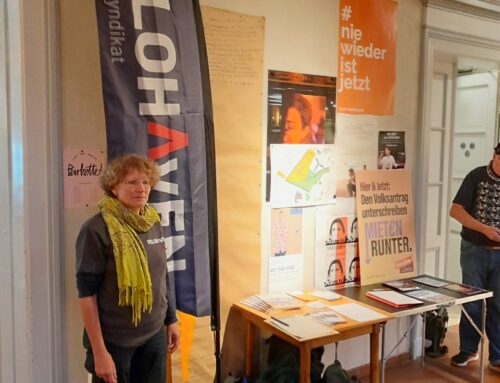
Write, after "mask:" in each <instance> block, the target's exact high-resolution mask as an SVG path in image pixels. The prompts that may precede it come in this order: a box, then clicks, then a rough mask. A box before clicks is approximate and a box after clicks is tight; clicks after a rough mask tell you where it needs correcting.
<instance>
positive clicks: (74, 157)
mask: <svg viewBox="0 0 500 383" xmlns="http://www.w3.org/2000/svg"><path fill="white" fill-rule="evenodd" d="M63 163H64V165H63V166H64V168H63V175H64V176H63V180H64V181H63V182H64V207H65V208H66V209H71V208H80V207H96V206H97V202H98V201H99V199H100V198H101V197H102V196H103V194H104V193H103V191H102V189H101V187H100V186H99V177H100V175H101V173H102V171H103V169H104V164H105V162H104V151H103V150H98V149H65V150H64V153H63Z"/></svg>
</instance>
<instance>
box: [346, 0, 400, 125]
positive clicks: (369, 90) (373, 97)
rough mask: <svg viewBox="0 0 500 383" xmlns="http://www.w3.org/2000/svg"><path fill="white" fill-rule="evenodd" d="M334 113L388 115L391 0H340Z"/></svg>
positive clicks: (391, 63) (391, 87)
mask: <svg viewBox="0 0 500 383" xmlns="http://www.w3.org/2000/svg"><path fill="white" fill-rule="evenodd" d="M339 4H340V8H339V53H338V57H339V58H338V78H337V81H338V83H337V112H338V113H348V114H372V115H392V114H393V113H394V89H395V78H396V75H395V73H396V72H395V68H396V14H397V2H396V1H395V0H340V2H339Z"/></svg>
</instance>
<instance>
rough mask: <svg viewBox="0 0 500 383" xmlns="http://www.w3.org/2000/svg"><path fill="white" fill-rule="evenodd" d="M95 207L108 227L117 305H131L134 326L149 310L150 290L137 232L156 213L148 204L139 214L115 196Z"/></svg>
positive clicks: (150, 222) (155, 218) (147, 226)
mask: <svg viewBox="0 0 500 383" xmlns="http://www.w3.org/2000/svg"><path fill="white" fill-rule="evenodd" d="M98 206H99V209H100V210H101V214H102V217H103V218H104V222H106V226H107V228H108V232H109V236H110V237H111V242H112V243H113V254H114V256H115V262H116V274H117V279H118V292H119V295H118V305H119V306H131V307H132V323H134V325H135V326H137V325H138V324H139V322H140V320H141V313H142V312H151V308H152V305H153V293H152V290H151V277H150V275H149V269H148V260H147V256H146V250H145V249H144V245H143V244H142V242H141V240H140V239H139V236H138V235H137V232H141V233H144V232H146V231H148V230H149V229H150V228H151V227H152V226H153V225H154V224H155V222H159V221H160V218H159V217H158V214H157V213H156V211H154V209H153V208H152V207H150V206H149V205H146V206H144V207H143V208H142V209H141V211H140V213H139V214H135V213H134V212H132V211H130V210H129V209H127V208H126V207H125V206H123V205H122V203H121V202H120V201H118V200H117V199H116V198H111V197H104V198H103V199H101V201H99V205H98Z"/></svg>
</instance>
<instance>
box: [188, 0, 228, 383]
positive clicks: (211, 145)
mask: <svg viewBox="0 0 500 383" xmlns="http://www.w3.org/2000/svg"><path fill="white" fill-rule="evenodd" d="M193 11H194V18H195V24H196V32H197V38H198V50H199V56H200V70H201V78H202V89H203V106H204V117H205V150H206V168H207V200H208V204H207V207H208V221H209V222H208V230H209V233H208V240H209V255H210V290H211V308H212V309H211V314H210V327H211V330H212V332H213V333H214V356H215V379H214V382H215V383H221V381H222V380H221V357H222V354H221V339H220V290H219V246H218V223H217V180H216V158H215V134H214V120H213V113H212V97H211V89H210V74H209V70H208V57H207V50H206V44H205V35H204V31H203V19H202V16H201V9H200V4H199V0H193Z"/></svg>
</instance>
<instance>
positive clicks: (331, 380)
mask: <svg viewBox="0 0 500 383" xmlns="http://www.w3.org/2000/svg"><path fill="white" fill-rule="evenodd" d="M321 382H322V383H356V380H355V379H352V378H351V377H349V374H348V373H347V371H346V370H344V369H343V368H342V365H341V364H340V362H339V361H338V360H336V361H335V362H333V363H332V364H330V365H329V366H328V367H327V368H326V370H325V373H324V375H323V380H322V381H321Z"/></svg>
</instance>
